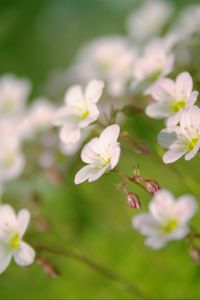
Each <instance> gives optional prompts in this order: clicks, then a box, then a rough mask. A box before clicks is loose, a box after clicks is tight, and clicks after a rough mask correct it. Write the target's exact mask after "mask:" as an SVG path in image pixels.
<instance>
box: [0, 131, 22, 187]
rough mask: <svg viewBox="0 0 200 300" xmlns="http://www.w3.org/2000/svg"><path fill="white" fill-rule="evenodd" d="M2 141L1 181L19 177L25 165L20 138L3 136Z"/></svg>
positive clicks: (0, 158) (0, 147) (0, 145)
mask: <svg viewBox="0 0 200 300" xmlns="http://www.w3.org/2000/svg"><path fill="white" fill-rule="evenodd" d="M1 138H2V140H1V142H0V182H4V181H8V180H11V179H14V178H16V177H18V176H19V175H20V174H21V173H22V171H23V169H24V165H25V158H24V156H23V154H22V153H21V151H20V145H19V140H18V138H17V139H16V138H15V137H13V136H7V137H5V136H4V137H2V136H1Z"/></svg>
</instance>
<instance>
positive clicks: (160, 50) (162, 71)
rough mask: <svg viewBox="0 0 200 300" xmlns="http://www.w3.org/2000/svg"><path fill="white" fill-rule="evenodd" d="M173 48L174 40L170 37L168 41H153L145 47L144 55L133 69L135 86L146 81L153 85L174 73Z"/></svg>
mask: <svg viewBox="0 0 200 300" xmlns="http://www.w3.org/2000/svg"><path fill="white" fill-rule="evenodd" d="M172 46H173V40H172V38H171V36H168V37H167V39H156V40H153V41H152V42H150V43H149V44H148V45H147V46H146V47H145V49H144V54H143V55H142V56H141V57H139V58H138V59H137V60H136V62H135V64H134V67H133V72H132V76H133V86H137V84H138V83H140V82H142V81H145V80H148V81H149V85H152V84H153V83H155V81H156V80H158V79H159V78H162V77H164V76H166V75H168V74H169V73H170V72H171V71H172V69H173V66H174V54H173V53H171V47H172Z"/></svg>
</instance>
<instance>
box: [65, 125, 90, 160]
mask: <svg viewBox="0 0 200 300" xmlns="http://www.w3.org/2000/svg"><path fill="white" fill-rule="evenodd" d="M90 132H91V130H90V129H89V128H88V130H84V132H83V133H82V134H81V137H80V139H79V140H78V141H77V142H76V143H74V144H65V143H63V142H62V141H60V151H61V152H62V153H63V154H65V155H67V156H71V155H74V154H75V153H77V152H78V151H79V150H80V148H81V146H82V144H83V143H84V141H85V139H86V138H87V137H88V135H89V133H90Z"/></svg>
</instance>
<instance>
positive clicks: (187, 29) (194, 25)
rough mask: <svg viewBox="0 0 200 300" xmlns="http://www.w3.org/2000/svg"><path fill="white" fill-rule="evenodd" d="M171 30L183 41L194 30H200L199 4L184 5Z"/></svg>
mask: <svg viewBox="0 0 200 300" xmlns="http://www.w3.org/2000/svg"><path fill="white" fill-rule="evenodd" d="M172 32H173V33H175V34H176V35H177V37H178V39H179V41H184V40H186V39H188V38H189V37H190V36H192V35H193V34H194V33H196V32H200V5H199V4H193V5H190V6H186V8H185V9H183V11H182V12H181V13H180V15H179V16H178V18H177V20H176V22H175V24H174V26H173V28H172Z"/></svg>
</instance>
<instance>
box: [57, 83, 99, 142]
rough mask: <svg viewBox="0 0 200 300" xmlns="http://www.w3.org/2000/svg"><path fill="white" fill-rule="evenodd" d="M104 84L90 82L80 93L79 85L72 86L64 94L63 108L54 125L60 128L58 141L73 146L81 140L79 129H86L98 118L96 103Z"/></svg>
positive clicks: (58, 112)
mask: <svg viewBox="0 0 200 300" xmlns="http://www.w3.org/2000/svg"><path fill="white" fill-rule="evenodd" d="M103 88H104V83H103V81H101V80H91V81H90V82H89V83H88V85H87V86H86V89H85V91H84V92H83V91H82V88H81V86H80V85H75V86H72V87H71V88H70V89H69V90H68V91H67V92H66V94H65V100H64V101H65V106H63V107H62V108H61V109H59V110H58V111H57V113H56V115H55V118H54V121H53V123H54V125H55V126H61V127H62V128H61V130H60V139H61V141H62V142H63V143H65V144H68V145H69V144H75V143H77V141H79V140H80V138H81V129H83V128H86V127H88V125H90V124H91V123H93V122H95V121H96V120H97V119H98V117H99V110H98V107H97V105H96V103H97V102H98V101H99V98H100V97H101V95H102V93H103Z"/></svg>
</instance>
